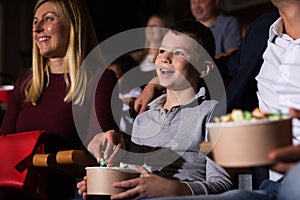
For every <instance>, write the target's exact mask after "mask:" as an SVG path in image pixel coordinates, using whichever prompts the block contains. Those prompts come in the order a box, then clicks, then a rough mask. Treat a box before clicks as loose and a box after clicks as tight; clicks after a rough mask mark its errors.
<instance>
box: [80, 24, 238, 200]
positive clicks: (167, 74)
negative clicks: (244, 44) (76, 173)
mask: <svg viewBox="0 0 300 200" xmlns="http://www.w3.org/2000/svg"><path fill="white" fill-rule="evenodd" d="M214 50H215V46H214V37H213V35H212V33H211V31H210V29H209V28H207V27H206V26H204V25H203V24H201V23H200V22H198V21H195V20H184V21H181V22H177V23H176V24H175V25H174V26H172V27H171V30H169V31H168V32H167V33H166V34H165V36H164V38H163V40H162V43H161V46H160V48H159V53H158V55H157V57H156V59H155V66H156V73H157V74H158V77H159V81H160V84H162V85H163V86H164V87H166V88H167V91H166V94H164V95H162V96H160V97H158V98H156V99H155V100H154V101H152V102H151V103H150V104H149V107H150V109H149V111H146V112H144V113H142V114H140V115H137V117H136V119H135V121H134V126H133V133H132V142H133V143H132V144H131V146H130V149H129V150H133V149H134V152H137V153H142V155H143V156H142V158H139V157H137V156H136V154H134V155H133V157H132V158H130V156H128V157H127V159H128V160H131V159H132V161H133V163H132V164H138V165H144V166H145V167H146V168H147V169H148V170H150V171H151V172H149V171H147V170H145V169H144V168H136V169H137V170H138V171H139V172H141V174H142V177H139V178H136V179H131V180H127V181H123V182H116V183H114V186H115V187H118V188H124V189H127V190H126V191H125V192H122V193H119V194H114V195H112V196H111V199H127V198H128V199H131V198H143V197H155V196H170V195H178V196H182V195H191V194H195V195H196V194H203V195H206V194H212V193H221V192H224V191H226V190H229V189H230V188H231V186H232V183H231V180H230V176H229V174H228V173H227V172H226V171H225V170H224V169H223V168H222V167H220V166H218V165H217V164H216V163H215V162H213V161H212V160H211V159H209V158H208V157H207V156H206V155H204V154H202V153H201V152H200V149H199V143H200V142H201V141H203V135H204V134H205V133H204V130H205V122H206V121H207V120H209V117H210V115H211V112H213V110H214V107H215V105H216V103H217V102H216V101H215V100H210V99H209V98H208V97H207V93H208V91H207V89H206V85H205V84H204V81H203V79H202V78H203V77H205V76H207V75H208V76H209V73H210V70H212V65H213V62H212V60H211V57H213V56H214V52H215V51H214ZM194 66H195V67H194ZM193 116H199V118H193ZM199 119H201V120H199ZM191 120H192V121H191ZM156 148H162V149H165V150H163V151H162V152H160V151H157V152H156V153H155V152H154V154H151V152H152V153H153V150H154V149H156ZM147 149H149V150H150V149H151V150H152V151H151V150H150V151H151V152H148V151H147ZM144 153H145V154H144ZM147 153H150V156H149V157H148V156H147ZM174 155H176V159H174V160H172V159H173V156H174ZM152 156H153V157H154V159H153V157H152ZM139 159H141V160H139ZM169 159H170V160H169ZM127 163H128V164H131V163H130V162H127ZM161 163H163V164H161ZM155 173H158V174H155ZM77 187H78V189H79V190H78V191H79V194H81V195H83V197H84V198H85V197H86V179H85V180H84V181H82V182H80V183H79V184H78V185H77Z"/></svg>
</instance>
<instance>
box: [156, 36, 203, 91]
mask: <svg viewBox="0 0 300 200" xmlns="http://www.w3.org/2000/svg"><path fill="white" fill-rule="evenodd" d="M194 47H195V41H194V40H193V39H191V38H190V37H188V36H186V35H183V34H179V35H178V34H174V33H172V32H171V31H169V32H167V33H166V35H165V36H164V38H163V40H162V43H161V46H160V48H159V53H158V55H157V57H156V59H155V66H156V73H157V75H158V77H159V80H160V84H161V85H162V86H164V87H166V88H168V89H171V90H183V89H186V88H189V87H191V86H194V87H195V86H196V85H197V83H198V80H199V77H200V75H199V73H198V71H197V70H196V69H195V68H194V67H193V66H192V64H191V63H193V64H195V63H196V62H197V60H198V58H199V52H197V51H196V50H195V48H194Z"/></svg>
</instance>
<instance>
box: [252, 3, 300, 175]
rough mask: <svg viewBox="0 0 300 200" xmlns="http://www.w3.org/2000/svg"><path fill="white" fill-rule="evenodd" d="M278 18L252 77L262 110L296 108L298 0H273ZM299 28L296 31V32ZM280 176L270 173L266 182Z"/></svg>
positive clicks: (298, 138)
mask: <svg viewBox="0 0 300 200" xmlns="http://www.w3.org/2000/svg"><path fill="white" fill-rule="evenodd" d="M272 2H273V3H274V5H275V6H277V7H278V9H279V12H280V15H281V17H280V18H279V19H278V20H277V21H276V22H275V23H274V24H273V25H272V26H271V28H270V33H269V40H268V47H267V49H266V51H265V52H264V55H263V59H264V63H263V65H262V67H261V70H260V72H259V74H258V76H257V77H256V80H257V84H258V92H257V96H258V99H259V108H260V109H261V110H262V111H268V112H275V111H276V110H277V109H280V110H281V111H282V112H283V113H288V111H289V108H296V109H300V84H298V82H299V80H300V59H299V55H300V27H299V22H298V21H297V20H300V15H299V11H300V1H298V0H293V1H292V0H273V1H272ZM297 29H299V30H297ZM293 136H294V137H293V143H294V144H299V143H300V121H299V120H298V119H293ZM279 178H281V175H279V174H278V173H275V172H273V171H271V173H270V179H271V180H278V179H279Z"/></svg>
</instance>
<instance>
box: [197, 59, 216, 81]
mask: <svg viewBox="0 0 300 200" xmlns="http://www.w3.org/2000/svg"><path fill="white" fill-rule="evenodd" d="M213 68H214V64H213V63H212V62H211V61H206V62H205V64H204V70H203V71H202V72H201V74H200V78H203V77H205V76H207V75H208V74H209V72H210V70H212V69H213Z"/></svg>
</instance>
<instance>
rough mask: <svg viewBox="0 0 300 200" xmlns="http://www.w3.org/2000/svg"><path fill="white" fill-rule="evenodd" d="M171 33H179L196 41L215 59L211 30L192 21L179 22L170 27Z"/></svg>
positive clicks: (214, 46)
mask: <svg viewBox="0 0 300 200" xmlns="http://www.w3.org/2000/svg"><path fill="white" fill-rule="evenodd" d="M170 29H171V31H172V32H173V33H175V34H176V31H177V32H180V33H182V34H185V35H187V36H189V37H191V38H192V39H194V40H196V42H198V43H199V44H200V45H201V46H202V47H203V48H204V49H205V50H206V51H207V52H208V54H209V55H210V56H211V58H214V57H215V52H216V44H215V39H214V36H213V33H212V32H211V30H210V29H209V28H208V27H206V26H205V25H204V24H202V23H201V22H199V21H196V20H192V19H185V20H180V21H177V22H176V23H174V24H173V25H171V27H170Z"/></svg>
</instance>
